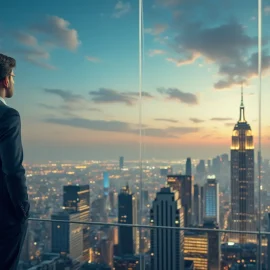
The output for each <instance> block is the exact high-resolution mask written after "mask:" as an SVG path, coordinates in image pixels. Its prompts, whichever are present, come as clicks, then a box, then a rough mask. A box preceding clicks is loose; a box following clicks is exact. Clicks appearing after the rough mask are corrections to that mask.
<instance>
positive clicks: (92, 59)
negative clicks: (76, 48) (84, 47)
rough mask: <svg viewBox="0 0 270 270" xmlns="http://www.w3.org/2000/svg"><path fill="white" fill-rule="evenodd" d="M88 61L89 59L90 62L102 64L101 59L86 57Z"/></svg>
mask: <svg viewBox="0 0 270 270" xmlns="http://www.w3.org/2000/svg"><path fill="white" fill-rule="evenodd" d="M86 59H87V60H88V61H89V62H92V63H98V62H100V59H99V58H97V57H93V56H86Z"/></svg>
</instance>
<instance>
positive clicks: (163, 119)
mask: <svg viewBox="0 0 270 270" xmlns="http://www.w3.org/2000/svg"><path fill="white" fill-rule="evenodd" d="M154 120H155V121H161V122H169V123H178V120H174V119H167V118H155V119H154Z"/></svg>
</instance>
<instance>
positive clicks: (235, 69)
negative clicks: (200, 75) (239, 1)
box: [167, 20, 270, 89]
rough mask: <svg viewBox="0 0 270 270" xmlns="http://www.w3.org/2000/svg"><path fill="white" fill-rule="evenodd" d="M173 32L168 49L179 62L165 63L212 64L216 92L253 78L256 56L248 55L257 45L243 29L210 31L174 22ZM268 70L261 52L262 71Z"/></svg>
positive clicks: (269, 62) (268, 59)
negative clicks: (215, 68)
mask: <svg viewBox="0 0 270 270" xmlns="http://www.w3.org/2000/svg"><path fill="white" fill-rule="evenodd" d="M174 30H175V31H176V32H178V34H177V35H176V37H175V39H174V43H173V45H172V47H173V49H174V51H175V52H176V53H177V54H178V55H179V59H178V58H177V57H174V58H168V59H167V60H168V61H171V62H174V63H176V64H177V65H178V66H181V65H183V64H191V63H193V62H194V61H195V60H196V59H197V58H198V57H200V58H203V59H204V60H205V61H207V62H208V63H209V62H210V63H215V64H216V65H217V66H218V69H219V75H220V77H221V78H220V79H219V80H218V81H217V82H216V83H215V84H214V87H215V88H216V89H224V88H230V87H231V86H234V85H236V84H240V83H242V82H248V81H249V80H250V79H251V78H253V77H255V76H257V59H256V58H257V53H252V52H251V49H252V48H255V47H256V45H257V38H256V37H251V36H249V35H247V33H246V32H245V31H246V30H245V28H244V27H243V25H241V24H240V23H238V22H237V21H235V20H231V21H229V22H227V23H224V24H220V25H217V26H212V27H210V26H206V25H204V23H201V22H188V21H187V22H185V23H183V22H182V23H180V21H178V20H175V22H174ZM264 43H266V42H265V41H264ZM269 66H270V56H269V54H268V51H266V50H264V51H263V69H262V70H263V71H266V69H267V68H269Z"/></svg>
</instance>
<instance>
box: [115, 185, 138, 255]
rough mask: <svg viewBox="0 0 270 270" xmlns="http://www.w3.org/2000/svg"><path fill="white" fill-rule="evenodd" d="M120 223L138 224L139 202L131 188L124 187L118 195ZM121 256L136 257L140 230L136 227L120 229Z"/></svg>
mask: <svg viewBox="0 0 270 270" xmlns="http://www.w3.org/2000/svg"><path fill="white" fill-rule="evenodd" d="M118 223H122V224H130V225H132V224H137V200H136V196H135V194H133V193H131V190H130V189H129V186H128V185H127V186H126V187H123V188H122V190H121V192H120V193H119V195H118ZM119 248H120V253H121V255H134V254H137V253H138V251H139V238H138V230H137V228H135V227H131V226H130V227H124V226H123V227H119Z"/></svg>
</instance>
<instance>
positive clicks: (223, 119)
mask: <svg viewBox="0 0 270 270" xmlns="http://www.w3.org/2000/svg"><path fill="white" fill-rule="evenodd" d="M210 120H211V121H230V120H233V119H232V118H230V117H214V118H211V119H210Z"/></svg>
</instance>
